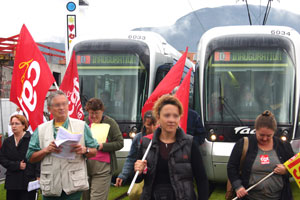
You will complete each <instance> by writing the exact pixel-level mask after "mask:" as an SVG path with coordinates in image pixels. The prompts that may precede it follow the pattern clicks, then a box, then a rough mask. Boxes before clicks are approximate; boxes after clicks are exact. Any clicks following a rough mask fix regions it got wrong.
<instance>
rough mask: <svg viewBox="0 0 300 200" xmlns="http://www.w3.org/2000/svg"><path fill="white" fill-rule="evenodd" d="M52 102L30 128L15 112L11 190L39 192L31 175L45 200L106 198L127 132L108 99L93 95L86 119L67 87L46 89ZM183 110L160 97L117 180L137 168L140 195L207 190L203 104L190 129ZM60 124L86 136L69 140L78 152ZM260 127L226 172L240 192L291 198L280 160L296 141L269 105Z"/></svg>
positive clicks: (7, 150)
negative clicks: (66, 148)
mask: <svg viewBox="0 0 300 200" xmlns="http://www.w3.org/2000/svg"><path fill="white" fill-rule="evenodd" d="M47 108H48V111H49V112H50V113H51V114H52V116H53V119H52V120H50V121H47V122H44V123H43V124H41V125H39V126H38V128H36V130H34V132H33V133H32V134H31V133H30V132H29V131H28V126H29V124H28V121H27V120H26V117H24V116H23V115H21V114H19V113H17V114H14V115H12V116H11V117H10V126H11V130H12V133H13V134H12V135H11V136H10V137H8V138H7V139H5V140H4V142H3V146H2V148H1V149H0V164H1V165H2V166H3V167H5V168H6V169H7V172H6V180H5V189H6V198H7V199H8V200H12V199H13V200H18V199H22V200H23V199H24V200H27V199H28V200H33V199H36V195H37V193H36V190H33V191H30V192H28V190H27V187H28V183H29V182H31V181H35V180H39V183H40V189H41V192H42V196H43V199H44V200H54V199H55V200H59V199H61V200H66V199H70V200H80V199H81V198H82V199H83V200H101V199H108V193H109V188H110V186H111V180H112V175H113V174H114V173H115V172H116V170H117V167H118V166H117V159H116V154H115V152H116V151H118V150H120V149H121V148H123V137H122V133H121V131H120V128H119V126H118V124H117V123H116V121H115V120H114V119H112V118H111V117H109V116H107V115H105V114H104V110H105V105H104V103H103V101H102V100H101V99H98V98H91V99H90V100H88V102H87V103H86V106H85V110H86V111H87V113H88V115H87V116H86V117H85V119H84V121H82V120H77V119H73V118H71V117H69V116H68V99H67V96H66V95H65V93H63V92H62V91H59V90H58V91H55V92H52V93H51V94H50V95H49V96H48V98H47ZM182 115H183V107H182V104H181V102H180V101H179V100H178V99H177V98H176V97H175V96H174V95H171V94H168V95H164V96H162V97H160V98H159V99H158V100H157V101H156V103H155V105H154V107H153V110H152V111H147V112H146V113H145V114H144V116H143V125H142V129H141V130H140V132H139V133H138V134H137V135H136V136H135V137H134V138H133V140H132V145H131V148H130V152H129V155H128V157H127V159H126V161H125V164H124V166H123V169H122V172H121V173H120V174H119V175H118V176H117V178H116V183H115V186H116V187H119V186H121V185H124V183H129V181H130V180H131V179H132V177H133V175H134V174H135V172H138V174H139V175H138V178H137V180H136V183H139V182H141V181H143V182H144V186H143V192H142V194H141V197H140V199H143V200H147V199H149V200H172V199H177V200H178V199H180V200H181V199H187V200H193V199H199V200H200V199H203V200H204V199H208V198H209V182H208V179H207V175H206V172H205V168H204V164H203V160H202V156H201V153H200V149H199V145H201V144H202V143H203V142H204V139H205V131H204V128H203V125H202V122H201V121H202V120H201V119H200V116H199V115H198V114H197V112H195V111H193V110H189V113H188V127H187V133H188V134H186V133H185V132H184V130H183V129H181V128H180V125H179V123H180V118H181V116H182ZM93 124H98V125H102V126H103V127H105V128H103V129H101V130H102V131H103V132H101V133H100V132H98V133H95V132H92V130H95V129H93ZM59 127H63V128H65V129H67V130H69V131H70V132H72V133H82V137H81V138H80V141H79V142H78V143H76V144H71V152H73V153H74V154H75V157H74V159H64V158H61V157H59V156H57V154H60V153H61V152H62V151H63V149H62V147H61V146H57V145H56V143H55V139H56V137H57V133H58V129H59ZM255 129H256V134H255V135H252V136H250V137H249V148H248V151H247V154H246V157H245V162H244V164H243V165H242V166H240V160H241V156H242V151H243V145H244V140H243V139H241V140H239V141H238V142H237V143H236V144H235V146H234V148H233V151H232V153H231V156H230V159H229V162H228V166H227V169H228V178H229V180H230V182H231V183H232V187H233V188H234V190H235V192H236V195H237V197H239V198H243V199H249V200H256V199H292V194H291V188H290V186H289V175H288V172H287V170H286V169H285V167H284V165H283V164H282V163H283V162H285V161H286V160H288V159H289V158H291V157H292V156H293V155H294V152H293V150H292V148H291V145H290V143H288V142H286V143H284V142H282V141H281V140H279V139H278V138H277V137H274V133H275V131H276V129H277V123H276V119H275V117H274V115H273V113H272V112H270V111H268V110H267V111H265V112H263V113H262V114H260V115H259V116H258V117H257V119H256V121H255ZM95 134H105V140H104V141H102V142H99V140H97V139H96V138H95V137H94V136H95ZM149 145H151V146H150V148H148V146H149ZM147 149H148V150H149V151H147ZM145 153H147V156H146V159H145V160H143V159H142V158H143V156H144V154H145ZM262 157H263V158H267V159H262ZM266 160H267V161H266ZM272 171H274V172H275V175H274V176H272V177H271V178H270V179H269V180H268V181H266V182H264V183H263V184H261V185H260V186H259V187H256V188H255V189H253V190H252V191H250V192H247V191H246V188H248V187H249V186H250V185H253V184H254V183H256V182H257V181H258V180H260V179H261V178H262V177H263V176H264V175H265V174H266V173H269V172H272Z"/></svg>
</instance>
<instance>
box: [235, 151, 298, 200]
mask: <svg viewBox="0 0 300 200" xmlns="http://www.w3.org/2000/svg"><path fill="white" fill-rule="evenodd" d="M283 165H284V166H285V168H286V169H287V170H288V171H289V172H290V174H291V175H292V176H293V177H294V179H295V181H296V183H297V184H298V187H299V188H300V175H298V174H300V153H297V154H296V155H294V156H293V157H292V158H290V159H289V160H287V161H286V162H285V163H283ZM273 174H274V172H271V173H270V174H268V175H267V176H265V177H264V178H263V179H261V180H260V181H258V182H257V183H256V184H254V185H252V186H251V187H249V188H248V189H247V190H246V191H247V192H248V191H250V190H252V189H253V188H254V187H256V186H257V185H258V184H260V183H261V182H263V181H264V180H266V179H267V178H269V177H270V176H272V175H273ZM236 199H238V197H235V198H233V199H232V200H236Z"/></svg>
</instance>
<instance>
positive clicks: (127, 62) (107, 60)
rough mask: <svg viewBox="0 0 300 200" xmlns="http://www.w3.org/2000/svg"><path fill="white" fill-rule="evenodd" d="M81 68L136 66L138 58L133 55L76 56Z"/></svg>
mask: <svg viewBox="0 0 300 200" xmlns="http://www.w3.org/2000/svg"><path fill="white" fill-rule="evenodd" d="M76 61H77V65H81V66H138V65H139V57H138V56H137V55H135V54H82V55H80V54H79V55H77V56H76Z"/></svg>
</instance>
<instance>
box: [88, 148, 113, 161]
mask: <svg viewBox="0 0 300 200" xmlns="http://www.w3.org/2000/svg"><path fill="white" fill-rule="evenodd" d="M89 159H90V160H97V161H99V162H105V163H110V155H109V152H103V151H101V150H98V152H97V155H96V156H95V157H92V158H89Z"/></svg>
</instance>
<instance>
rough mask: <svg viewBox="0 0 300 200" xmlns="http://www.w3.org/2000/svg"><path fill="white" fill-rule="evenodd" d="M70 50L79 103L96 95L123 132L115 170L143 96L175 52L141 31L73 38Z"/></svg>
mask: <svg viewBox="0 0 300 200" xmlns="http://www.w3.org/2000/svg"><path fill="white" fill-rule="evenodd" d="M73 51H75V53H76V61H77V67H78V74H79V85H80V96H81V101H82V105H83V107H84V106H85V103H86V101H87V100H88V99H90V98H92V97H97V98H100V99H101V100H102V101H103V103H104V107H105V111H104V113H105V114H107V115H108V116H110V117H112V118H113V119H115V120H116V121H117V123H118V124H119V127H120V129H121V132H122V133H123V137H124V139H125V140H124V148H123V149H122V150H121V151H118V152H117V157H118V161H119V162H121V163H120V164H119V170H121V169H122V168H121V167H120V166H122V165H123V162H124V160H125V159H126V157H127V154H128V151H129V150H130V146H131V139H130V138H133V137H134V135H135V133H137V132H139V131H140V129H141V124H142V121H141V119H142V117H141V110H142V107H143V105H144V103H145V101H146V100H147V98H148V97H149V96H150V94H151V92H152V91H153V90H154V88H155V87H156V86H157V85H158V83H159V82H160V81H161V80H162V79H163V77H164V76H165V75H166V74H167V72H168V71H169V70H170V68H171V67H172V66H173V65H174V64H175V63H176V62H177V60H178V59H179V58H180V57H181V53H180V52H178V51H177V50H176V49H175V48H174V47H172V46H171V45H170V44H168V43H167V42H166V40H165V39H164V38H162V37H161V36H160V35H159V34H156V33H153V32H143V31H131V32H129V33H124V34H118V35H116V36H111V35H110V36H107V37H105V36H103V37H101V38H96V39H92V38H81V39H80V38H75V39H74V40H73V41H72V46H71V49H70V53H72V52H73ZM70 55H72V54H70ZM70 57H71V56H70ZM190 67H194V64H193V63H192V62H191V61H189V60H187V61H186V66H185V69H184V73H183V77H184V76H185V74H186V73H187V72H188V69H189V68H190ZM191 96H192V94H191Z"/></svg>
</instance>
